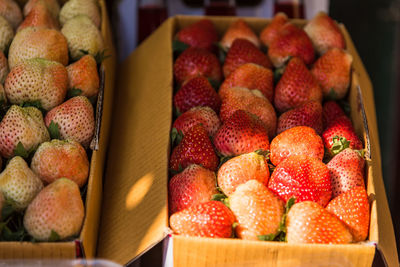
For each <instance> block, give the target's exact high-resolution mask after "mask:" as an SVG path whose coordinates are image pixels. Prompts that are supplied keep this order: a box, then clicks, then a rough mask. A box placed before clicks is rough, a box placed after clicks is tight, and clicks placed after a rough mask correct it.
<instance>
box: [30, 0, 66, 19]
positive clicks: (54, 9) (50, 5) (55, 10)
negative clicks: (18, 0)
mask: <svg viewBox="0 0 400 267" xmlns="http://www.w3.org/2000/svg"><path fill="white" fill-rule="evenodd" d="M39 2H40V3H42V4H44V5H45V6H46V7H47V9H48V10H49V11H50V13H51V15H52V16H53V17H54V18H58V14H59V13H60V5H59V4H58V1H57V0H29V1H28V2H27V3H26V4H25V6H24V10H23V13H24V16H25V17H26V16H28V14H29V13H30V12H31V10H32V8H33V7H34V6H35V5H36V4H37V3H39Z"/></svg>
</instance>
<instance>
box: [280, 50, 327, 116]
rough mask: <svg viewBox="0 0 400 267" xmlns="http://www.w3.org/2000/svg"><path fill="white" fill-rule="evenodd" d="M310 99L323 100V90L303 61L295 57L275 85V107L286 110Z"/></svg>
mask: <svg viewBox="0 0 400 267" xmlns="http://www.w3.org/2000/svg"><path fill="white" fill-rule="evenodd" d="M308 101H318V102H322V90H321V88H320V87H319V85H318V82H317V80H316V79H315V78H314V76H312V74H311V73H310V71H309V70H308V69H307V67H306V65H304V63H303V61H302V60H301V59H300V58H297V57H295V58H292V59H291V60H290V61H289V64H288V65H287V66H286V68H285V71H284V73H283V75H282V77H281V79H280V80H279V82H278V84H277V85H276V87H275V99H274V102H275V107H276V109H277V110H278V111H280V112H285V111H287V110H289V109H292V108H295V107H298V106H301V105H302V104H304V103H306V102H308Z"/></svg>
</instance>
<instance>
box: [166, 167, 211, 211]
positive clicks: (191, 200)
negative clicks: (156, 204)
mask: <svg viewBox="0 0 400 267" xmlns="http://www.w3.org/2000/svg"><path fill="white" fill-rule="evenodd" d="M215 194H218V190H217V188H216V178H215V173H214V172H212V171H210V170H208V169H206V168H203V167H201V166H200V165H195V164H193V165H189V166H188V167H187V168H186V169H184V170H183V171H182V172H181V173H179V174H177V175H175V176H174V177H172V179H171V180H170V181H169V187H168V196H169V199H168V207H169V212H170V214H173V213H175V212H178V211H181V210H183V209H186V208H189V207H191V206H194V205H197V204H199V203H202V202H207V201H210V200H211V198H212V196H213V195H215Z"/></svg>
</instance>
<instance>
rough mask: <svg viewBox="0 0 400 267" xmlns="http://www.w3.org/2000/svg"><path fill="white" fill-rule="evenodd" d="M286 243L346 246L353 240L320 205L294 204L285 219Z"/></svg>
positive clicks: (308, 202) (340, 224)
mask: <svg viewBox="0 0 400 267" xmlns="http://www.w3.org/2000/svg"><path fill="white" fill-rule="evenodd" d="M286 228H287V234H286V239H287V242H288V243H308V244H310V243H312V244H346V243H351V242H352V240H353V238H352V236H351V233H350V232H349V230H348V229H347V227H346V226H345V225H344V224H343V223H342V222H341V221H340V220H339V219H338V218H336V217H335V216H334V215H332V214H331V213H329V212H328V211H327V210H326V209H324V208H323V207H322V206H321V205H319V204H318V203H315V202H311V201H305V202H301V203H297V204H294V205H293V207H292V208H291V209H290V210H289V213H288V215H287V218H286Z"/></svg>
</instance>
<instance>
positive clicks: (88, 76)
mask: <svg viewBox="0 0 400 267" xmlns="http://www.w3.org/2000/svg"><path fill="white" fill-rule="evenodd" d="M67 72H68V87H69V89H72V88H75V89H79V90H81V91H82V93H81V95H83V96H86V97H92V96H96V95H97V93H98V92H99V87H100V78H99V72H98V71H97V63H96V60H95V58H94V57H93V56H92V55H85V56H83V57H81V58H80V59H79V60H78V61H76V62H74V63H72V64H70V65H68V66H67Z"/></svg>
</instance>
